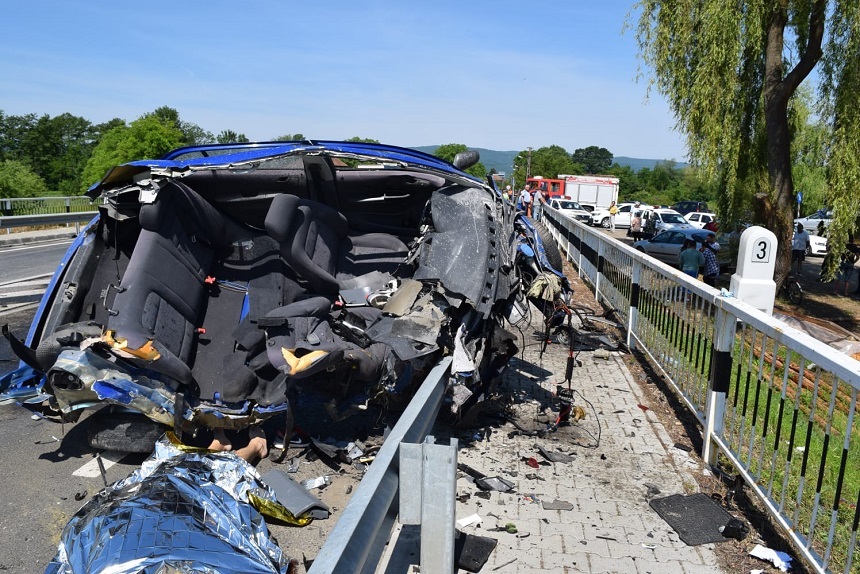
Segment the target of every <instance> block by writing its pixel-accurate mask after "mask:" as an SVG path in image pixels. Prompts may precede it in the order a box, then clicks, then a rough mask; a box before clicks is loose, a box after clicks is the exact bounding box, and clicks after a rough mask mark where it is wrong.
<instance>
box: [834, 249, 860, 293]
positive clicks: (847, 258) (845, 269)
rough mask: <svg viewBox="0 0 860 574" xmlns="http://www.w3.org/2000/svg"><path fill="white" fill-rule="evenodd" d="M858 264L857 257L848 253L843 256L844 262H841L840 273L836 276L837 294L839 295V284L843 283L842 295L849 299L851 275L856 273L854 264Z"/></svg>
mask: <svg viewBox="0 0 860 574" xmlns="http://www.w3.org/2000/svg"><path fill="white" fill-rule="evenodd" d="M856 262H857V255H856V254H855V253H851V252H850V251H846V252H845V253H843V254H842V260H841V261H840V262H839V272H838V273H837V275H836V294H837V295H839V294H840V293H839V291H840V289H839V283H840V282H841V283H842V295H844V296H845V297H848V284H849V283H850V282H851V275H852V274H853V273H854V263H856Z"/></svg>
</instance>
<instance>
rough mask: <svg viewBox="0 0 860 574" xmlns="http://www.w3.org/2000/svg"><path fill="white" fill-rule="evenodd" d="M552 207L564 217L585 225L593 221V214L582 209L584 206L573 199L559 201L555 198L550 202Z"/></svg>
mask: <svg viewBox="0 0 860 574" xmlns="http://www.w3.org/2000/svg"><path fill="white" fill-rule="evenodd" d="M549 205H550V207H552V208H553V209H557V210H558V211H559V212H561V214H562V215H565V216H566V217H569V218H571V219H576V220H577V221H581V222H583V223H589V222H590V221H591V213H590V212H588V211H586V210H585V209H583V208H582V206H581V205H580V204H579V203H578V202H576V201H573V200H572V199H557V198H553V199H551V200H550V201H549Z"/></svg>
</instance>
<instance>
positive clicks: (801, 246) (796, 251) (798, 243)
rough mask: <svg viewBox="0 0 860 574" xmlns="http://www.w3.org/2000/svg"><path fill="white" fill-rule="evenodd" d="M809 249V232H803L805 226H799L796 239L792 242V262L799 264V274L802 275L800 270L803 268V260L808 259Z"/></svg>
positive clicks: (800, 224) (795, 233)
mask: <svg viewBox="0 0 860 574" xmlns="http://www.w3.org/2000/svg"><path fill="white" fill-rule="evenodd" d="M808 247H809V232H807V231H804V230H803V224H802V223H798V224H797V231H795V232H794V237H793V238H792V240H791V260H792V262H795V263H797V274H798V275H800V268H801V267H803V260H804V259H806V249H807V248H808Z"/></svg>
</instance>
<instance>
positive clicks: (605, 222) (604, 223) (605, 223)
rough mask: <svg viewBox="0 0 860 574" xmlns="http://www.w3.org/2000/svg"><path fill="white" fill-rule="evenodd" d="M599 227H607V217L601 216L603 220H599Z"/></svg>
mask: <svg viewBox="0 0 860 574" xmlns="http://www.w3.org/2000/svg"><path fill="white" fill-rule="evenodd" d="M600 227H602V228H603V229H609V218H608V217H604V218H603V220H602V221H601V222H600Z"/></svg>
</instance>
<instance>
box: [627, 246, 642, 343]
mask: <svg viewBox="0 0 860 574" xmlns="http://www.w3.org/2000/svg"><path fill="white" fill-rule="evenodd" d="M641 279H642V262H641V261H639V260H638V259H634V260H633V274H632V276H631V278H630V280H631V283H630V312H629V313H627V348H628V349H630V350H631V351H632V350H633V349H634V348H635V347H636V339H635V338H634V337H633V333H634V332H636V325H637V323H638V322H639V282H640V280H641Z"/></svg>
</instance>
